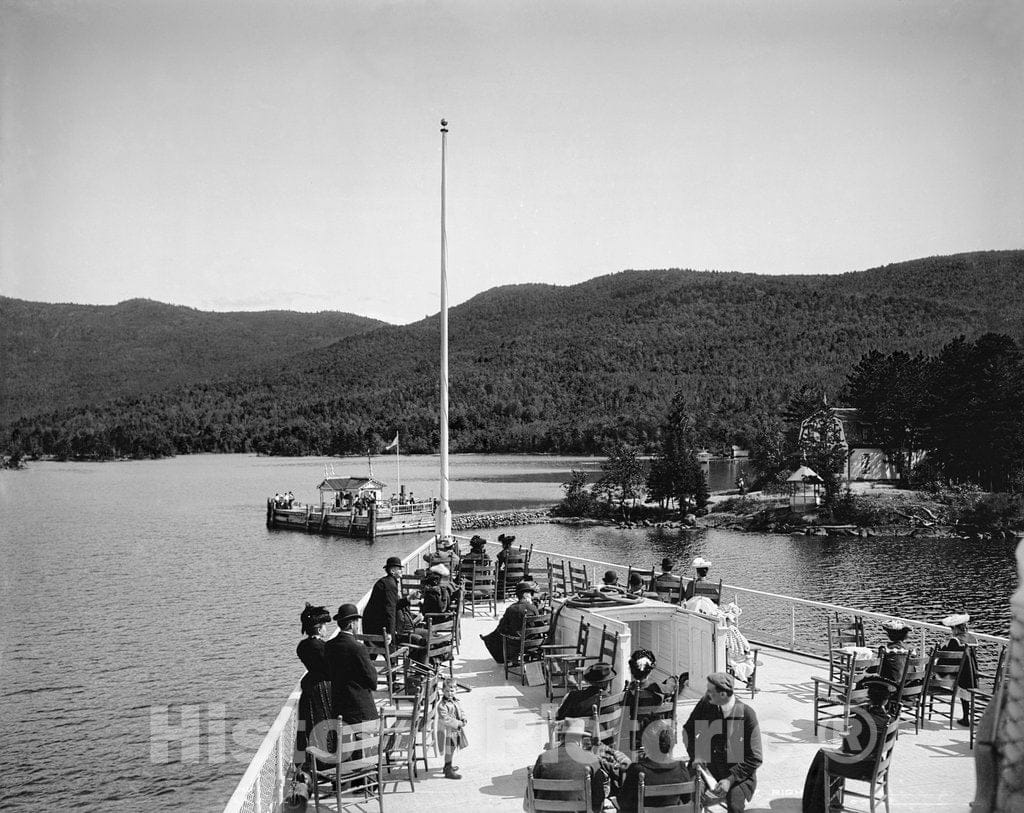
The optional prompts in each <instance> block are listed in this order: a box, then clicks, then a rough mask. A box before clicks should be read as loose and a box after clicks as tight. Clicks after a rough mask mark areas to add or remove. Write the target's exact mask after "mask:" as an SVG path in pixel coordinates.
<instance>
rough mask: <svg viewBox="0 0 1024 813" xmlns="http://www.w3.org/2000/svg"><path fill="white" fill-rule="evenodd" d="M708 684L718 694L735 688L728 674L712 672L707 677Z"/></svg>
mask: <svg viewBox="0 0 1024 813" xmlns="http://www.w3.org/2000/svg"><path fill="white" fill-rule="evenodd" d="M708 683H710V684H711V685H712V686H714V687H715V688H716V689H718V690H719V691H720V692H726V691H729V692H731V691H732V690H733V689H734V688H735V684H734V682H733V679H732V675H730V674H729V673H728V672H712V673H711V674H710V675H708Z"/></svg>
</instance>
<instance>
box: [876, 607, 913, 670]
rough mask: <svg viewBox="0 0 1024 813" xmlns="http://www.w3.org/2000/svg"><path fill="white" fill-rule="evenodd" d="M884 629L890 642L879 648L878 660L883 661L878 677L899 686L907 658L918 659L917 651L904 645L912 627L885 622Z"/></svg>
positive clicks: (895, 621)
mask: <svg viewBox="0 0 1024 813" xmlns="http://www.w3.org/2000/svg"><path fill="white" fill-rule="evenodd" d="M882 629H883V630H885V634H886V635H887V636H888V638H889V641H888V643H885V644H882V645H881V646H880V647H878V658H879V660H880V661H881V663H880V664H879V667H878V676H879V677H883V678H885V679H886V680H891V681H893V682H894V683H897V684H898V683H899V681H900V679H901V678H902V677H903V667H904V666H905V665H906V663H907V658H916V657H917V650H916V649H914V648H913V647H908V646H907V645H906V644H904V643H903V642H904V641H906V640H907V636H908V635H910V627H908V626H907V625H906V624H904V623H903V622H902V621H897V620H895V619H893V620H892V621H885V622H884V623H883V624H882Z"/></svg>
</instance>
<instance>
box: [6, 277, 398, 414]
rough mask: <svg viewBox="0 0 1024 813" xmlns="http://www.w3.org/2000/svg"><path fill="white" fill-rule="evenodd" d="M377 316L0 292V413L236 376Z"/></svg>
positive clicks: (360, 327) (369, 323) (356, 329)
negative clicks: (78, 301) (81, 301)
mask: <svg viewBox="0 0 1024 813" xmlns="http://www.w3.org/2000/svg"><path fill="white" fill-rule="evenodd" d="M382 324H384V323H383V322H380V321H378V320H376V319H367V318H365V317H362V316H354V315H352V314H348V313H331V312H326V313H309V314H307V313H293V312H289V311H268V312H263V313H210V312H205V311H199V310H195V309H193V308H186V307H181V306H178V305H165V304H163V303H161V302H153V301H150V300H146V299H131V300H128V301H125V302H121V303H119V304H117V305H68V304H47V303H43V302H25V301H23V300H20V299H11V298H9V297H0V370H2V373H0V375H2V376H3V378H2V386H0V415H3V416H5V418H6V419H11V418H15V417H18V416H21V415H31V414H34V413H39V412H43V411H48V410H51V409H56V408H61V407H74V406H82V405H85V404H93V403H98V402H102V401H107V400H109V399H111V398H112V397H120V396H138V395H141V394H145V393H152V392H157V391H161V390H166V389H167V388H168V387H176V386H181V385H182V384H185V383H192V382H197V381H205V380H216V379H224V378H228V377H230V378H236V377H237V376H238V375H239V374H240V373H244V372H246V371H248V370H251V369H253V368H254V367H262V366H265V365H271V366H273V365H278V364H280V363H281V362H282V360H283V359H286V358H289V357H291V356H293V355H295V354H296V353H297V352H307V351H309V350H313V349H316V348H323V347H327V346H328V345H332V344H334V343H335V342H337V341H338V340H339V339H343V338H346V337H348V336H352V335H354V334H356V333H362V332H365V331H367V330H372V329H373V328H375V327H378V326H379V325H382Z"/></svg>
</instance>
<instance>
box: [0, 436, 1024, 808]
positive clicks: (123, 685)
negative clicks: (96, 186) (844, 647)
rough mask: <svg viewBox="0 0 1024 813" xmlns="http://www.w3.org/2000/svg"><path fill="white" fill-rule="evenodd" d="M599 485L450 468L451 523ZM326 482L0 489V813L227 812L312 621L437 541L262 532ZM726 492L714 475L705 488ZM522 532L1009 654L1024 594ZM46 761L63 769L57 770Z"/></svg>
mask: <svg viewBox="0 0 1024 813" xmlns="http://www.w3.org/2000/svg"><path fill="white" fill-rule="evenodd" d="M329 465H330V464H329ZM333 465H334V468H335V471H336V473H337V474H338V475H348V474H352V475H361V474H365V473H366V461H365V459H362V458H360V459H348V460H337V459H335V460H334V461H333ZM401 467H402V471H401V474H402V481H403V482H404V483H405V484H406V486H407V488H409V489H411V490H412V491H413V492H415V493H417V494H419V495H424V496H426V495H436V493H437V489H436V487H435V485H434V484H435V482H436V468H437V461H436V458H430V457H421V458H415V457H414V458H402V460H401ZM588 467H589V468H590V469H595V468H596V462H595V461H594V460H593V459H585V458H562V457H517V456H455V457H454V458H453V460H452V464H451V476H452V484H451V493H452V502H453V508H454V510H456V511H465V510H482V509H493V508H511V507H518V506H539V505H550V504H552V503H553V502H555V501H557V500H558V499H559V498H560V496H561V491H560V489H559V484H560V483H561V482H563V481H564V480H565V479H566V478H567V475H568V472H569V470H570V469H572V468H583V469H587V468H588ZM323 474H324V468H323V461H322V460H319V459H310V458H299V459H285V460H281V459H272V458H257V457H250V456H242V455H227V456H193V457H182V458H178V459H174V460H166V461H141V462H127V463H108V464H89V463H77V464H76V463H45V464H44V463H39V464H34V465H32V466H31V467H30V468H29V469H28V470H26V471H21V472H6V471H5V472H0V498H2V500H3V509H4V510H3V513H4V517H5V522H4V525H3V527H2V528H0V731H2V732H3V735H2V737H0V806H2V807H5V808H8V809H13V810H28V809H40V808H42V809H54V808H61V807H68V808H76V809H95V810H99V809H103V810H106V811H110V810H137V809H139V807H140V805H144V806H145V808H146V809H147V810H151V811H161V810H172V809H179V808H182V807H185V806H188V807H189V808H191V809H199V810H219V809H221V808H222V807H223V806H224V804H225V802H226V801H227V799H228V797H229V796H230V794H231V791H232V790H233V789H234V786H235V784H236V783H237V781H238V779H239V778H240V776H241V774H242V773H243V771H244V769H245V766H246V765H247V764H248V761H249V759H250V758H251V756H252V754H253V752H254V751H255V749H256V747H257V746H258V744H259V742H260V741H261V739H262V737H263V735H264V733H265V732H266V729H267V728H268V726H269V725H270V723H271V722H272V720H273V718H274V717H275V715H276V714H277V712H278V710H279V709H280V707H281V705H282V703H283V701H284V699H285V697H286V696H287V693H288V691H289V690H290V689H291V688H292V687H293V686H294V684H295V682H296V680H297V679H298V677H299V676H300V674H301V666H300V664H299V663H298V661H297V659H296V658H295V656H294V649H295V644H296V643H297V642H298V639H299V624H298V613H299V610H300V609H301V608H302V605H303V602H304V601H307V600H308V601H313V602H316V603H323V604H327V605H330V606H337V605H338V604H340V603H341V602H343V601H350V600H351V601H354V600H356V599H358V598H359V597H360V596H361V595H362V594H363V593H364V592H365V591H366V590H367V589H368V588H369V587H370V585H371V583H372V581H373V580H374V579H375V578H377V576H378V575H379V574H380V572H381V563H382V562H383V561H384V559H385V558H386V557H387V556H389V555H392V554H398V555H400V554H403V553H406V552H408V551H409V550H411V549H412V548H413V547H414V546H416V545H417V544H419V542H421V541H422V539H423V537H404V538H398V539H390V540H382V541H378V542H376V543H373V544H369V543H365V542H358V541H353V540H342V539H334V538H320V537H316V536H307V535H304V534H301V533H295V532H288V531H268V530H267V528H266V527H265V525H264V505H265V502H264V501H265V498H266V497H267V496H269V495H272V494H273V493H274V492H275V491H280V490H291V491H293V492H294V493H295V496H296V497H297V498H298V499H300V500H313V499H314V497H315V494H316V492H315V486H316V484H317V483H318V482H319V480H320V478H322V476H323ZM374 474H375V475H376V476H377V477H379V478H381V479H383V480H385V481H387V482H389V483H390V484H391V487H392V488H395V490H397V477H396V472H395V466H394V459H393V458H390V459H387V460H384V461H381V460H376V461H374ZM734 476H735V469H734V468H728V467H717V468H713V469H712V488H727V487H731V485H732V478H733V477H734ZM513 532H514V533H516V535H517V537H518V541H519V542H523V543H526V544H530V543H532V544H534V545H535V546H536V547H538V548H544V549H549V550H553V551H558V552H563V553H566V554H570V555H577V556H585V557H588V558H593V559H604V560H611V561H619V562H635V563H637V564H644V565H649V563H653V562H655V561H660V559H661V558H662V556H666V555H668V556H673V557H675V558H676V559H677V560H679V561H687V560H689V559H691V558H692V557H693V556H696V555H701V556H704V557H705V558H709V559H711V560H712V561H713V562H714V570H715V572H716V573H718V574H719V575H720V576H722V577H723V578H725V580H726V581H727V582H734V583H737V584H744V585H748V586H751V587H757V588H761V589H765V590H769V591H777V592H781V593H787V594H791V595H798V596H803V597H807V598H816V599H822V600H828V601H832V602H835V603H840V604H849V605H855V606H861V607H865V608H868V609H874V610H879V611H882V612H892V613H897V614H903V615H909V616H913V617H920V618H924V617H929V618H937V617H941V615H943V614H945V613H946V612H950V611H952V610H955V609H960V608H968V609H969V610H970V611H971V613H972V615H974V616H975V617H976V618H977V620H978V623H977V624H976V627H977V628H978V629H980V630H983V631H988V632H993V633H996V634H1005V632H1006V628H1007V611H1006V606H1007V600H1008V597H1009V594H1010V592H1011V589H1012V586H1013V582H1014V566H1013V559H1012V549H1011V547H1010V546H1009V545H1005V546H1003V545H996V546H988V547H981V548H978V549H971V548H968V547H965V543H961V542H940V543H936V542H934V541H928V542H911V541H886V540H871V541H870V544H864V543H862V542H860V541H858V540H849V541H846V540H821V539H818V538H814V537H795V538H791V537H788V536H770V535H740V534H734V533H729V532H722V531H710V532H706V533H696V534H694V533H679V532H673V533H662V532H660V531H618V530H614V529H604V528H600V529H579V528H572V527H565V526H556V525H543V526H531V527H524V528H517V529H513ZM494 535H496V533H495V534H494ZM741 603H742V601H741ZM747 606H748V607H749V606H750V604H747ZM749 615H753V613H750V614H749ZM182 740H184V741H185V742H187V743H188V744H189V745H188V746H187V747H184V748H183V747H182V746H181V744H180V743H181V741H182ZM169 741H171V744H170V745H169V746H168V744H167V743H168V742H169ZM53 749H58V750H59V754H60V755H59V756H55V755H50V756H48V755H47V754H48V753H49V752H50V751H51V750H53ZM41 764H42V765H43V766H47V765H48V766H50V767H55V766H57V765H59V766H60V767H61V769H62V770H63V772H64V773H63V776H62V778H60V779H56V780H51V779H47V780H45V781H44V779H43V778H42V777H41V775H40V771H39V768H40V767H41Z"/></svg>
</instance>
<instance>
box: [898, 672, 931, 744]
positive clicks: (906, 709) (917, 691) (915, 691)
mask: <svg viewBox="0 0 1024 813" xmlns="http://www.w3.org/2000/svg"><path fill="white" fill-rule="evenodd" d="M927 674H928V656H927V655H920V656H918V657H916V658H910V657H908V658H907V659H906V661H904V663H903V673H902V674H901V675H900V680H899V683H898V684H897V686H896V691H895V692H894V693H893V696H892V703H891V707H892V709H893V710H894V711H895V712H896V717H897V719H899V720H904V719H906V718H907V717H910V718H911V719H912V720H913V721H914V733H915V734H917V733H918V731H920V730H921V723H922V722H923V719H922V717H921V698H922V697H924V679H925V677H926V675H927Z"/></svg>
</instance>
